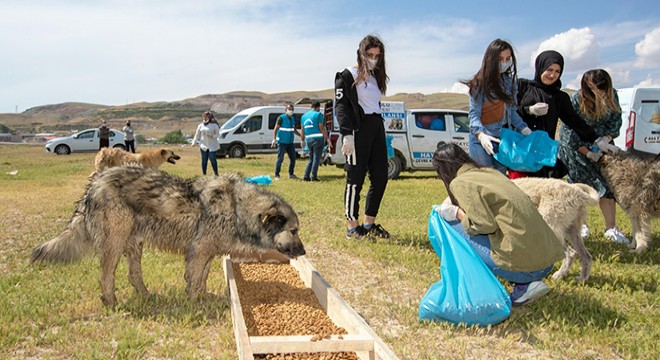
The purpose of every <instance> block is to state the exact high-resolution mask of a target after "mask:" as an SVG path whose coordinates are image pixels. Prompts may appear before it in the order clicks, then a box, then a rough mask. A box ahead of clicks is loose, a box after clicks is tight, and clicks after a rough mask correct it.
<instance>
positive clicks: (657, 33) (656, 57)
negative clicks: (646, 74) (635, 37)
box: [635, 27, 660, 68]
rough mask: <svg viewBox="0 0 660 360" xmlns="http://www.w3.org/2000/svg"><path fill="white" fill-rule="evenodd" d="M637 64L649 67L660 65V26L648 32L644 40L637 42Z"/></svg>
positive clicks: (637, 65) (641, 66)
mask: <svg viewBox="0 0 660 360" xmlns="http://www.w3.org/2000/svg"><path fill="white" fill-rule="evenodd" d="M635 54H636V55H637V61H635V66H636V67H640V68H649V67H656V66H660V27H657V28H655V29H653V30H652V31H651V32H648V33H646V35H645V36H644V40H642V41H640V42H638V43H637V44H635Z"/></svg>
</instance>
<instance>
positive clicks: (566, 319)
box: [509, 292, 628, 333]
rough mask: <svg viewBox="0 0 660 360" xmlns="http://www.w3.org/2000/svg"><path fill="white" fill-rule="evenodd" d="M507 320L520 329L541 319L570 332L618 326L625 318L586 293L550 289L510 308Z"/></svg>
mask: <svg viewBox="0 0 660 360" xmlns="http://www.w3.org/2000/svg"><path fill="white" fill-rule="evenodd" d="M509 321H510V325H512V326H518V325H520V326H521V327H522V328H523V329H529V328H531V327H535V326H536V325H538V323H540V322H545V323H546V325H551V326H553V327H558V328H561V329H562V332H567V333H570V332H572V331H577V332H579V331H581V330H580V329H584V328H597V329H600V330H604V329H618V328H621V327H622V326H624V324H626V323H627V322H628V318H627V317H626V315H625V314H623V313H621V312H618V311H617V310H616V309H614V308H612V307H608V306H607V305H605V304H604V303H602V302H600V301H598V300H596V299H593V298H591V297H589V296H585V295H581V294H574V293H569V294H567V293H561V292H551V293H550V294H548V295H547V296H545V297H543V298H542V299H540V300H539V301H537V302H535V303H534V304H530V305H526V306H522V307H516V308H513V309H512V311H511V317H510V318H509ZM546 325H543V326H544V327H545V326H546Z"/></svg>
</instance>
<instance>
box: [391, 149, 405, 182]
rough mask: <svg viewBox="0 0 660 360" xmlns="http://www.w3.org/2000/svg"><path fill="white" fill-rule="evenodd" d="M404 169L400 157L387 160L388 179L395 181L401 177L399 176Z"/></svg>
mask: <svg viewBox="0 0 660 360" xmlns="http://www.w3.org/2000/svg"><path fill="white" fill-rule="evenodd" d="M402 168H403V165H402V164H401V159H399V157H398V156H396V155H394V157H391V158H388V159H387V178H388V179H390V180H394V179H396V178H398V177H399V174H400V173H401V170H402Z"/></svg>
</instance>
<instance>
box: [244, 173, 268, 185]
mask: <svg viewBox="0 0 660 360" xmlns="http://www.w3.org/2000/svg"><path fill="white" fill-rule="evenodd" d="M245 181H247V182H249V183H253V184H257V185H270V184H272V183H273V180H271V179H270V175H259V176H253V177H248V178H245Z"/></svg>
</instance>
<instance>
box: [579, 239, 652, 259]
mask: <svg viewBox="0 0 660 360" xmlns="http://www.w3.org/2000/svg"><path fill="white" fill-rule="evenodd" d="M653 240H654V241H652V242H651V244H650V246H649V248H648V249H647V250H646V251H645V252H644V253H642V254H637V253H633V252H631V251H630V250H631V249H630V248H628V247H627V246H626V245H622V244H615V243H614V242H611V241H609V240H606V239H604V238H600V239H599V238H594V236H593V235H592V236H590V237H589V238H588V239H586V240H585V242H584V244H585V246H586V247H587V249H588V250H589V253H590V254H591V256H592V257H593V258H594V259H595V260H598V261H601V262H604V263H622V264H649V265H653V264H657V263H658V262H660V247H658V246H657V244H658V241H660V239H653ZM656 240H657V241H656Z"/></svg>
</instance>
